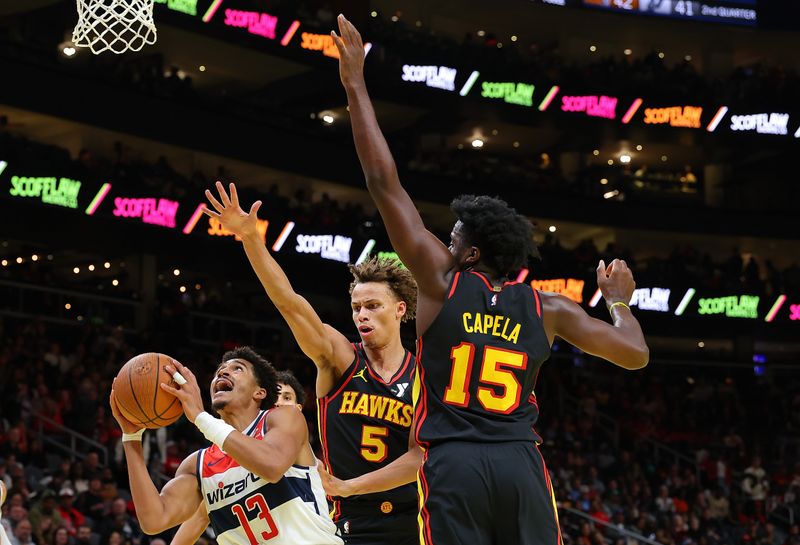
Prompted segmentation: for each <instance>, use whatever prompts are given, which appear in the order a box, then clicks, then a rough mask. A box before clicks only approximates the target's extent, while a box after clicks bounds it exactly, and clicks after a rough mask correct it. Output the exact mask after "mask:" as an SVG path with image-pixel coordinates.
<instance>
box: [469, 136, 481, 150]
mask: <svg viewBox="0 0 800 545" xmlns="http://www.w3.org/2000/svg"><path fill="white" fill-rule="evenodd" d="M472 147H473V148H476V149H480V148H482V147H483V140H481V139H480V138H476V139H475V140H473V141H472Z"/></svg>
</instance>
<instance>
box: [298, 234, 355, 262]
mask: <svg viewBox="0 0 800 545" xmlns="http://www.w3.org/2000/svg"><path fill="white" fill-rule="evenodd" d="M296 240H297V246H295V250H296V251H297V252H298V253H301V254H319V255H320V257H322V258H324V259H331V260H333V261H341V262H342V263H350V246H352V245H353V239H352V238H350V237H345V236H342V235H297V239H296Z"/></svg>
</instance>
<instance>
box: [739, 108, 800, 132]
mask: <svg viewBox="0 0 800 545" xmlns="http://www.w3.org/2000/svg"><path fill="white" fill-rule="evenodd" d="M731 130H732V131H755V132H757V133H758V134H779V135H784V134H789V114H782V113H771V114H752V115H733V116H731Z"/></svg>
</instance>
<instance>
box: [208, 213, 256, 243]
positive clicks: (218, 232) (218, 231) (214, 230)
mask: <svg viewBox="0 0 800 545" xmlns="http://www.w3.org/2000/svg"><path fill="white" fill-rule="evenodd" d="M268 226H269V221H267V220H256V231H258V236H259V238H260V239H261V241H262V242H263V243H264V244H266V243H267V227H268ZM206 232H207V233H208V234H209V235H211V236H212V237H234V238H236V240H238V241H240V242H241V240H242V239H241V237H239V235H234V234H233V233H231V232H230V231H228V230H227V229H225V228H224V227H223V226H222V222H221V221H219V220H218V219H217V218H208V231H206Z"/></svg>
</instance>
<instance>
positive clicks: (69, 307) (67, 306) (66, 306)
mask: <svg viewBox="0 0 800 545" xmlns="http://www.w3.org/2000/svg"><path fill="white" fill-rule="evenodd" d="M64 308H65V309H67V310H69V309H71V308H72V305H71V304H69V303H67V304H65V305H64Z"/></svg>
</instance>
